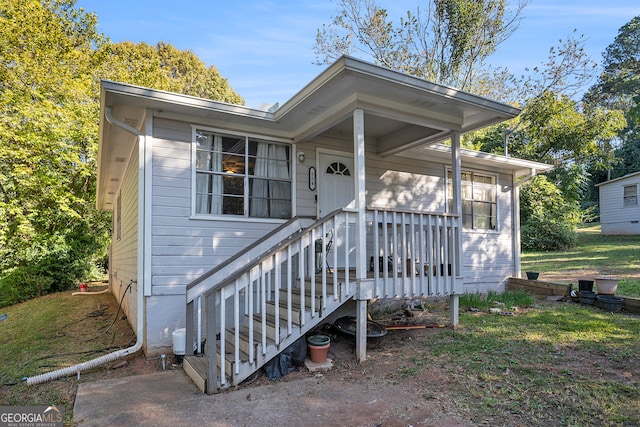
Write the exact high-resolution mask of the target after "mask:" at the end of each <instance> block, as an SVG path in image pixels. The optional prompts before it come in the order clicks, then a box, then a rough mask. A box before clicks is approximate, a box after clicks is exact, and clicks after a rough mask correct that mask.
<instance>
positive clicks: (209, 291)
mask: <svg viewBox="0 0 640 427" xmlns="http://www.w3.org/2000/svg"><path fill="white" fill-rule="evenodd" d="M344 211H349V209H344V208H340V209H336V210H334V211H332V212H331V213H330V214H329V215H327V216H324V217H322V218H319V219H317V220H316V221H314V222H313V223H312V224H310V225H309V226H308V227H305V228H304V229H301V230H300V231H298V232H296V233H294V234H292V235H290V236H289V237H287V238H285V239H284V240H281V241H280V242H278V243H277V244H275V245H273V246H271V247H270V248H269V249H267V250H265V251H264V252H263V253H262V254H261V255H258V256H257V257H255V258H254V259H253V260H252V261H250V262H248V263H246V264H245V265H244V266H243V267H242V269H239V270H238V271H236V272H235V273H233V274H231V275H229V276H227V277H226V278H225V279H224V280H223V281H221V282H219V283H217V284H216V285H214V286H212V287H210V288H208V289H207V290H206V291H205V292H203V293H202V294H201V295H204V296H208V295H210V294H212V293H213V292H216V291H218V290H219V289H221V288H223V287H225V286H226V285H227V284H228V283H230V282H233V281H234V280H236V279H237V278H239V277H240V276H242V275H243V274H244V273H245V272H246V271H247V270H250V269H252V268H253V267H255V266H256V265H258V264H259V263H260V261H262V260H263V259H264V258H266V257H268V256H270V255H271V254H273V253H275V252H278V251H279V250H280V249H283V248H285V247H287V245H290V244H291V243H293V242H295V241H296V240H298V239H299V238H301V237H302V232H303V231H306V230H312V229H314V228H319V227H320V226H321V225H322V224H323V223H325V222H328V221H330V220H332V219H333V217H335V216H336V215H337V214H339V213H340V212H344Z"/></svg>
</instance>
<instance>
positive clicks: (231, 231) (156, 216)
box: [151, 118, 278, 295]
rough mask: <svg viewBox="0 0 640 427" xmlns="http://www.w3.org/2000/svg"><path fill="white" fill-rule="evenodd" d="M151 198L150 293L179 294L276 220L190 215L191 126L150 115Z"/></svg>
mask: <svg viewBox="0 0 640 427" xmlns="http://www.w3.org/2000/svg"><path fill="white" fill-rule="evenodd" d="M154 137H155V138H154V140H153V162H152V164H153V196H152V205H153V208H152V209H153V210H152V236H153V238H152V242H153V243H152V248H151V256H152V267H151V272H152V293H153V295H164V294H168V295H175V294H184V292H185V288H186V285H187V284H189V282H191V281H192V280H193V279H195V278H197V277H199V276H200V275H202V274H203V273H205V272H207V271H209V270H210V269H212V268H213V267H215V266H216V265H218V264H220V263H221V262H223V261H224V260H226V259H227V258H228V257H229V256H231V255H233V254H235V253H237V252H238V251H240V250H241V249H244V248H245V247H247V246H248V245H250V244H251V243H253V242H254V241H256V240H257V239H258V238H260V237H261V236H263V235H265V234H266V233H268V232H269V231H270V230H272V229H273V228H275V227H276V226H277V225H278V223H273V222H270V223H263V222H243V221H225V220H202V219H191V218H190V215H191V126H190V124H189V123H181V122H177V121H173V120H166V119H157V118H156V119H155V121H154Z"/></svg>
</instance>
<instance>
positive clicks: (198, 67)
mask: <svg viewBox="0 0 640 427" xmlns="http://www.w3.org/2000/svg"><path fill="white" fill-rule="evenodd" d="M99 54H100V55H101V57H103V58H105V61H104V63H103V64H102V67H100V68H99V69H98V70H97V71H96V75H97V76H98V77H99V78H102V79H108V80H115V81H119V82H124V83H130V84H135V85H140V86H145V87H152V88H154V89H160V90H167V91H171V92H178V93H183V94H185V95H192V96H198V97H201V98H208V99H214V100H217V101H223V102H229V103H232V104H244V100H243V99H242V97H240V96H239V95H238V94H237V93H235V92H234V91H233V89H231V87H230V86H229V83H228V82H227V80H226V79H224V78H223V77H222V76H221V75H220V73H219V72H218V70H217V69H216V68H215V67H214V66H210V67H207V66H206V65H205V64H204V62H202V61H201V60H200V59H199V58H198V57H197V56H196V55H195V54H194V53H193V52H191V51H189V50H185V51H182V50H179V49H176V48H175V47H174V46H172V45H170V44H168V43H164V42H160V43H158V44H157V45H156V46H151V45H149V44H147V43H137V44H134V43H132V42H121V43H116V44H108V43H107V44H103V45H102V47H101V50H100V51H99Z"/></svg>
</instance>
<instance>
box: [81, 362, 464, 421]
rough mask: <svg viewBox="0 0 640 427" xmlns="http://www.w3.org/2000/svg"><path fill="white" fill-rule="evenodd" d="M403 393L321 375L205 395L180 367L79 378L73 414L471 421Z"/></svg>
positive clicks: (102, 417) (83, 417) (201, 418)
mask: <svg viewBox="0 0 640 427" xmlns="http://www.w3.org/2000/svg"><path fill="white" fill-rule="evenodd" d="M389 396H394V397H393V399H389ZM398 399H400V401H405V402H407V405H408V406H411V405H410V402H411V401H413V400H415V399H416V396H415V395H412V393H409V392H408V391H406V390H403V389H401V388H399V387H396V386H394V385H391V384H389V387H388V388H386V389H384V390H380V389H379V388H378V389H374V390H368V389H367V384H366V383H359V384H358V383H354V382H352V381H342V380H336V379H333V380H329V379H328V378H327V377H325V376H323V375H317V376H315V377H308V376H307V377H303V378H297V379H294V380H291V381H284V380H281V381H278V382H274V383H271V384H268V385H265V386H259V387H253V388H244V389H240V390H236V391H231V392H225V393H221V394H217V395H213V396H207V395H203V394H202V393H200V391H199V390H198V389H197V388H196V387H195V385H193V383H192V382H191V380H190V379H189V378H187V376H186V375H185V374H184V372H183V371H182V370H180V369H177V370H169V371H162V372H157V373H153V374H147V375H138V376H130V377H124V378H116V379H109V380H104V381H99V382H95V383H81V384H80V385H79V386H78V393H77V397H76V402H75V407H74V421H75V422H77V423H78V424H79V425H80V426H82V427H87V426H100V427H102V426H107V425H108V426H172V427H173V426H189V425H194V426H200V425H204V426H269V427H271V426H305V427H314V426H317V427H328V426H381V425H384V426H385V427H386V426H410V425H411V426H450V427H454V426H456V427H460V426H468V425H469V424H468V423H465V422H460V421H459V420H452V419H447V418H442V417H440V416H439V414H438V412H439V411H437V408H426V407H423V408H421V410H419V411H418V413H416V411H415V410H408V407H407V406H405V405H402V407H396V405H395V404H394V403H393V402H398V401H399V400H398ZM414 409H415V408H414Z"/></svg>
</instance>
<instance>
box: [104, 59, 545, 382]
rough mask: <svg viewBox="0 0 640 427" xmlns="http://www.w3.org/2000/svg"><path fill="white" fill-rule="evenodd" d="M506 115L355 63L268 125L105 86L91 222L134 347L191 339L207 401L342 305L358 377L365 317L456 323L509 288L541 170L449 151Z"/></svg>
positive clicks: (203, 103)
mask: <svg viewBox="0 0 640 427" xmlns="http://www.w3.org/2000/svg"><path fill="white" fill-rule="evenodd" d="M518 113H519V110H518V109H516V108H514V107H511V106H509V105H506V104H502V103H498V102H495V101H491V100H489V99H486V98H482V97H479V96H475V95H472V94H470V93H465V92H462V91H459V90H456V89H454V88H451V87H446V86H442V85H438V84H434V83H431V82H428V81H425V80H422V79H418V78H415V77H411V76H409V75H405V74H402V73H399V72H395V71H391V70H389V69H385V68H382V67H379V66H376V65H372V64H369V63H366V62H362V61H360V60H357V59H353V58H350V57H343V58H341V59H339V60H338V61H336V62H335V63H334V64H333V65H331V66H330V67H328V68H327V69H326V70H325V71H324V72H322V73H321V74H320V75H319V76H318V77H317V78H316V79H315V80H313V81H312V82H311V83H309V84H308V85H307V86H306V87H304V88H303V89H302V90H301V91H300V92H299V93H298V94H296V95H295V96H294V97H293V98H292V99H290V100H289V101H287V102H286V103H284V104H283V105H282V106H280V107H279V108H277V109H275V111H259V110H255V109H251V108H247V107H243V106H238V105H230V104H225V103H221V102H216V101H210V100H206V99H199V98H194V97H190V96H185V95H180V94H176V93H168V92H163V91H159V90H154V89H148V88H143V87H136V86H131V85H128V84H122V83H115V82H109V81H104V82H102V92H101V118H100V145H99V167H98V183H97V206H98V208H99V209H103V210H110V211H112V212H113V242H112V245H111V254H110V263H109V265H110V286H111V290H112V291H113V293H114V295H115V296H116V298H117V299H118V300H120V299H121V298H123V297H124V310H125V312H126V313H127V316H128V319H129V320H130V322H131V323H132V326H133V327H134V328H135V329H136V330H137V333H138V340H139V344H138V345H139V346H142V347H143V348H144V350H145V351H146V353H147V354H157V353H159V352H166V351H169V349H170V346H171V343H172V333H173V331H175V330H176V329H178V328H186V337H187V339H186V342H187V353H188V354H187V356H189V355H190V354H192V353H193V352H194V351H195V352H196V353H200V354H202V353H204V354H206V356H207V357H200V358H190V357H187V358H186V360H185V367H186V369H188V370H190V372H191V375H192V377H194V379H195V380H196V382H198V383H199V384H200V386H201V388H202V389H203V390H207V391H208V392H213V391H216V390H218V389H219V388H220V387H225V386H228V385H233V384H236V383H238V382H239V381H241V380H242V379H244V378H246V377H247V376H248V375H250V374H251V373H252V372H253V371H255V370H256V369H258V368H260V367H261V366H262V365H263V364H264V363H266V362H267V361H268V360H269V359H271V358H272V357H274V356H275V355H276V354H278V352H280V351H282V350H283V349H285V348H286V347H287V346H288V345H289V344H291V343H293V342H294V341H295V340H297V339H298V338H299V337H300V336H302V335H303V334H305V333H306V332H308V331H309V330H311V329H312V328H313V327H314V326H316V325H318V324H319V323H321V322H322V321H323V320H324V319H326V318H327V316H328V315H330V314H331V313H332V312H333V311H334V310H336V309H337V308H339V307H341V306H344V304H345V303H350V304H351V307H352V308H353V310H354V311H355V314H356V315H357V319H358V320H357V325H358V339H357V357H358V359H359V360H361V359H362V358H363V357H364V355H365V351H366V334H365V329H366V312H367V301H369V300H371V299H374V298H375V299H382V298H411V297H428V296H435V295H442V296H449V297H450V304H451V313H452V315H451V322H452V323H453V324H455V323H457V308H458V306H457V301H458V295H459V294H461V293H463V292H478V291H487V290H490V289H492V290H503V289H504V283H505V281H506V279H507V277H509V276H512V275H519V273H520V258H519V253H520V241H519V214H518V212H519V205H518V182H519V180H521V179H523V178H526V177H527V176H531V175H534V174H536V173H537V172H541V171H545V170H548V169H550V168H551V167H550V166H548V165H544V164H540V163H535V162H530V161H524V160H520V159H515V158H510V157H503V156H499V155H492V154H487V153H480V152H475V151H470V150H464V149H461V148H460V135H461V134H463V133H465V132H469V131H473V130H477V129H481V128H483V127H486V126H490V125H493V124H496V123H499V122H501V121H504V120H506V119H509V118H512V117H514V116H516V115H517V114H518ZM443 141H451V143H450V145H442V144H441V142H443ZM124 293H126V295H125V294H124ZM343 308H344V307H343ZM220 354H223V355H224V356H225V357H224V358H222V357H220ZM223 359H224V363H222V360H223Z"/></svg>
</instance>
